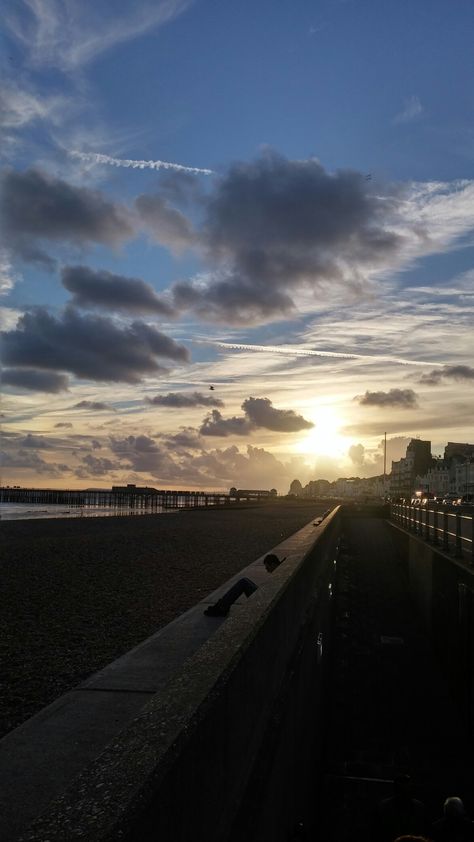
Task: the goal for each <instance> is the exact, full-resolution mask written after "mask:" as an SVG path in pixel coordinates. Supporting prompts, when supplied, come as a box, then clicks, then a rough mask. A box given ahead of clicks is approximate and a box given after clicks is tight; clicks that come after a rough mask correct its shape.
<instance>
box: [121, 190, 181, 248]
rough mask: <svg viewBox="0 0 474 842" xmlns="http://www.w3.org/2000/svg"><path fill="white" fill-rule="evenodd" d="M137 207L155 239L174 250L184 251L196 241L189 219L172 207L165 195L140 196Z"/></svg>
mask: <svg viewBox="0 0 474 842" xmlns="http://www.w3.org/2000/svg"><path fill="white" fill-rule="evenodd" d="M135 208H136V210H137V213H138V215H139V216H140V219H141V221H142V222H143V223H144V224H145V225H146V227H147V228H148V230H149V231H150V233H151V235H152V237H153V239H154V240H156V241H157V242H159V243H161V244H162V245H164V246H167V247H168V248H170V249H171V250H172V251H174V252H180V251H183V249H186V248H189V247H190V246H191V245H193V243H194V242H195V234H194V232H193V229H192V226H191V223H190V222H189V220H188V219H187V218H186V217H185V216H184V215H183V214H182V213H181V212H180V211H179V210H176V208H173V207H171V205H170V204H169V203H168V202H167V201H166V199H165V198H164V197H163V196H149V195H146V194H143V195H142V196H138V198H137V199H136V200H135Z"/></svg>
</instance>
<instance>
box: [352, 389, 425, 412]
mask: <svg viewBox="0 0 474 842" xmlns="http://www.w3.org/2000/svg"><path fill="white" fill-rule="evenodd" d="M354 400H357V401H358V402H359V403H360V405H361V406H382V407H384V406H393V407H399V408H401V409H413V408H414V407H416V406H418V403H417V395H416V394H415V392H414V391H413V389H390V390H389V391H388V392H369V391H367V392H366V393H365V395H357V396H356V397H355V398H354Z"/></svg>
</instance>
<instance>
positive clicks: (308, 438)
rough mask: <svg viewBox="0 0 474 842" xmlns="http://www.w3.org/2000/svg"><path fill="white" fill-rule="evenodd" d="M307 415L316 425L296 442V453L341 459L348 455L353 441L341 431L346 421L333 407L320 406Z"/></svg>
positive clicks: (294, 448)
mask: <svg viewBox="0 0 474 842" xmlns="http://www.w3.org/2000/svg"><path fill="white" fill-rule="evenodd" d="M306 417H309V418H310V419H311V421H313V423H314V427H313V428H312V429H311V430H308V432H307V433H305V434H304V436H302V437H301V439H300V440H299V441H298V442H297V443H295V445H294V447H293V450H294V451H295V452H296V453H305V454H307V455H310V454H315V455H317V456H327V457H328V458H329V459H340V458H341V457H344V456H346V455H347V451H348V449H349V447H350V446H351V444H352V443H353V441H352V439H350V438H348V437H346V436H342V435H341V434H340V433H339V430H340V429H341V427H342V426H343V425H344V422H343V420H342V419H341V417H340V416H339V415H338V414H337V412H336V411H335V410H334V409H332V407H330V406H320V407H318V409H316V410H315V411H314V412H313V413H311V414H309V413H308V414H307V415H306Z"/></svg>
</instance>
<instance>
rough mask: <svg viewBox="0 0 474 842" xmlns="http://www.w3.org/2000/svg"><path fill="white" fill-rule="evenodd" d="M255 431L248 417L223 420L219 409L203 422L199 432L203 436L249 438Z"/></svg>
mask: <svg viewBox="0 0 474 842" xmlns="http://www.w3.org/2000/svg"><path fill="white" fill-rule="evenodd" d="M254 429H255V427H254V425H253V424H252V423H251V422H250V420H249V419H248V418H247V417H246V416H236V415H234V416H233V417H232V418H223V417H222V415H221V413H220V412H219V410H218V409H213V410H212V412H211V413H210V415H207V416H206V418H205V419H204V421H203V422H202V424H201V426H200V428H199V432H200V433H201V435H202V436H247V435H248V434H249V433H250V432H251V431H252V430H254Z"/></svg>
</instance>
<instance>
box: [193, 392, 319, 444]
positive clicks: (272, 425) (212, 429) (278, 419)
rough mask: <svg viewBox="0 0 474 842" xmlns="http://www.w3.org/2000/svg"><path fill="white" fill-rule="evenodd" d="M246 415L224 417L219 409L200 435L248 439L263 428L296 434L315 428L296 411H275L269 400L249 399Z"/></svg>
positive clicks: (206, 420)
mask: <svg viewBox="0 0 474 842" xmlns="http://www.w3.org/2000/svg"><path fill="white" fill-rule="evenodd" d="M242 409H243V410H244V413H245V415H244V416H235V415H234V416H233V417H232V418H223V417H222V415H221V413H220V412H219V411H218V410H216V409H215V410H213V411H212V412H211V414H210V415H208V416H207V417H206V418H205V419H204V421H203V423H202V425H201V427H200V429H199V432H200V433H201V435H203V436H232V435H237V436H246V435H248V433H250V432H251V431H252V430H256V429H258V428H259V427H260V428H264V429H266V430H274V431H275V432H280V433H296V432H298V431H299V430H308V429H310V428H311V427H314V424H312V423H311V421H306V420H305V419H304V418H303V416H302V415H298V414H297V413H296V412H294V411H293V410H292V409H275V407H274V406H273V405H272V402H271V400H270V399H269V398H252V397H250V398H247V400H245V401H244V402H243V404H242Z"/></svg>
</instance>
